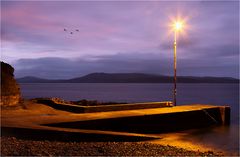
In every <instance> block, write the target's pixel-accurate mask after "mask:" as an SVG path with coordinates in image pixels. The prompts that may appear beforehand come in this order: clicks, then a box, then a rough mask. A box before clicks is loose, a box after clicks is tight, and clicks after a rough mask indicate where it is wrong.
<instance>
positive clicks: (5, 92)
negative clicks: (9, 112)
mask: <svg viewBox="0 0 240 157" xmlns="http://www.w3.org/2000/svg"><path fill="white" fill-rule="evenodd" d="M13 73H14V68H13V67H12V66H11V65H9V64H7V63H4V62H1V103H0V105H1V106H2V107H9V106H16V105H17V104H19V102H20V100H21V97H20V88H19V85H18V84H17V82H16V80H15V78H14V75H13Z"/></svg>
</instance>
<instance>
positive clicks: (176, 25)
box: [172, 20, 184, 106]
mask: <svg viewBox="0 0 240 157" xmlns="http://www.w3.org/2000/svg"><path fill="white" fill-rule="evenodd" d="M172 26H173V30H174V43H173V49H174V89H173V105H174V106H176V105H177V98H176V97H177V33H178V32H180V31H181V30H182V29H183V26H184V24H183V21H180V20H178V21H175V22H173V25H172Z"/></svg>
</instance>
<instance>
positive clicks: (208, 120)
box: [1, 103, 230, 138]
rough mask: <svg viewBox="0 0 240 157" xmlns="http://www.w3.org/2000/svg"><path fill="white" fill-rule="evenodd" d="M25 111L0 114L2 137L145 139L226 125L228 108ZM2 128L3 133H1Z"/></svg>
mask: <svg viewBox="0 0 240 157" xmlns="http://www.w3.org/2000/svg"><path fill="white" fill-rule="evenodd" d="M145 104H146V103H145ZM27 108H28V109H27V110H24V109H22V110H16V111H11V110H7V111H4V110H2V111H1V122H2V123H1V124H2V131H3V132H2V133H3V134H5V135H6V133H9V132H10V130H12V132H14V133H17V131H16V130H17V129H18V128H19V129H20V128H25V129H31V130H38V132H39V130H46V131H47V130H49V131H54V130H55V131H56V133H57V132H58V131H64V134H67V132H72V131H74V132H76V133H79V134H101V135H106V134H112V135H114V136H117V135H124V136H129V135H130V133H133V134H134V136H138V135H140V134H141V135H144V136H145V135H146V134H152V133H154V134H157V133H164V132H173V131H179V130H187V129H196V128H202V127H209V126H213V125H229V124H230V107H229V106H212V105H203V104H192V105H184V106H174V107H162V108H147V109H135V110H122V111H108V112H95V113H79V114H76V113H71V112H66V111H60V110H55V109H53V108H51V107H48V106H46V105H42V104H33V105H32V106H31V107H27ZM3 128H7V130H6V129H5V130H6V131H4V129H3ZM11 128H12V129H11ZM14 130H15V131H14ZM31 132H32V131H31ZM123 133H127V134H128V135H125V134H123ZM36 136H37V134H36ZM56 136H57V135H56ZM69 136H71V134H69ZM99 136H100V135H99ZM131 136H132V135H131ZM56 138H57V137H56Z"/></svg>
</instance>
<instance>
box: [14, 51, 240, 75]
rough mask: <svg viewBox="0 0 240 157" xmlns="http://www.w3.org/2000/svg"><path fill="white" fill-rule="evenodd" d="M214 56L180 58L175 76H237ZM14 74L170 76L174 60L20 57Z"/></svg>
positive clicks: (157, 57)
mask: <svg viewBox="0 0 240 157" xmlns="http://www.w3.org/2000/svg"><path fill="white" fill-rule="evenodd" d="M224 60H225V59H221V60H216V59H215V58H206V59H204V60H202V59H179V60H178V75H182V76H183V75H188V76H189V75H191V76H229V77H235V78H238V74H239V68H238V65H236V64H235V63H231V62H227V64H221V62H222V61H224ZM14 67H15V69H16V72H15V74H16V76H17V77H23V76H37V77H42V78H52V79H53V78H54V79H58V78H73V77H79V76H83V75H86V74H89V73H93V72H107V73H131V72H132V73H136V72H137V73H150V74H161V75H173V59H172V58H164V57H162V56H161V55H159V54H154V53H153V54H151V55H146V54H144V53H143V54H140V55H138V57H134V55H132V56H131V55H126V54H121V53H118V54H117V55H109V56H104V57H103V56H101V58H93V59H85V60H83V59H75V60H70V59H64V58H40V59H20V60H18V61H17V62H15V63H14Z"/></svg>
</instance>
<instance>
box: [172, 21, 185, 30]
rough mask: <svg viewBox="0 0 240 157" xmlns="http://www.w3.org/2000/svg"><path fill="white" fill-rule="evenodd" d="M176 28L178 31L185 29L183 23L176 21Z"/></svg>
mask: <svg viewBox="0 0 240 157" xmlns="http://www.w3.org/2000/svg"><path fill="white" fill-rule="evenodd" d="M174 27H175V30H176V31H179V30H181V29H182V28H183V23H182V22H181V21H176V22H175V24H174Z"/></svg>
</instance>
